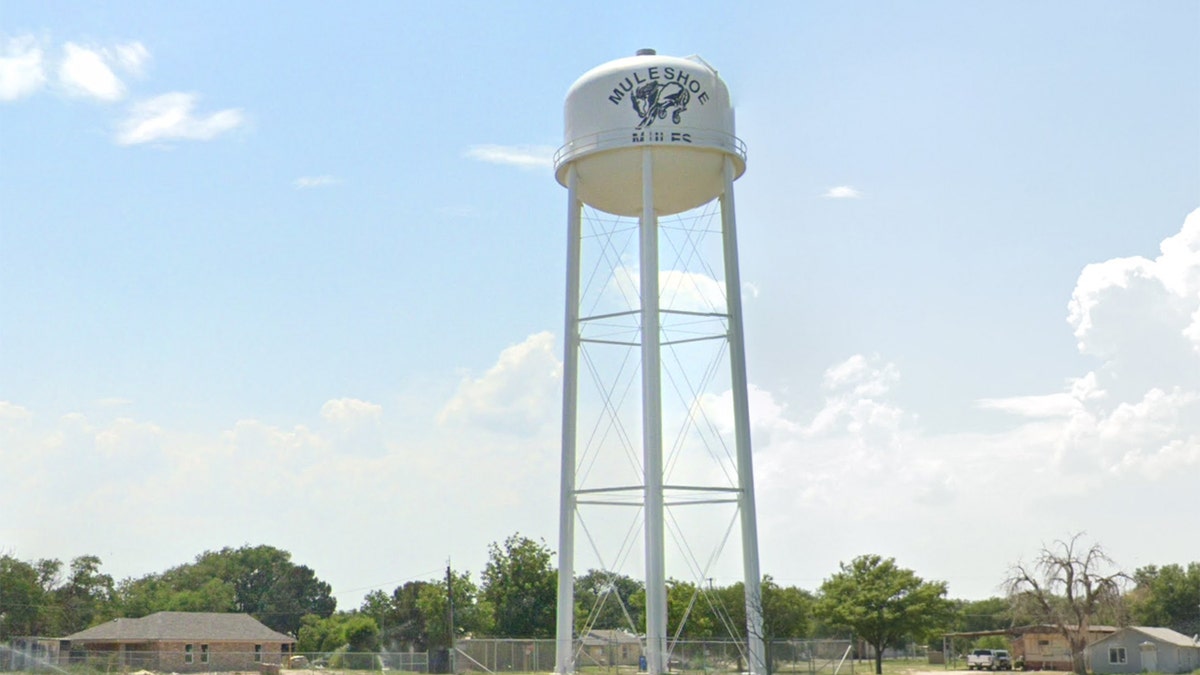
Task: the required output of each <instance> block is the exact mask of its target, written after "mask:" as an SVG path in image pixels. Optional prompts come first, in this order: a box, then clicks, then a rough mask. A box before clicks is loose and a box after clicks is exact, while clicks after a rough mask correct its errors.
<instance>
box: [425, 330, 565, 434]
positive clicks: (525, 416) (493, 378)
mask: <svg viewBox="0 0 1200 675" xmlns="http://www.w3.org/2000/svg"><path fill="white" fill-rule="evenodd" d="M561 382H562V363H561V362H560V361H559V360H558V357H557V356H556V355H555V352H554V335H553V334H551V333H549V332H541V333H537V334H534V335H530V336H529V337H528V338H526V339H525V341H524V342H521V343H520V344H516V345H513V346H511V347H508V348H507V349H505V350H504V351H503V352H501V353H500V359H499V360H498V361H497V362H496V364H495V365H494V366H492V367H491V368H489V369H488V371H487V372H486V373H484V374H483V375H482V376H481V377H478V378H471V377H468V378H466V379H464V380H463V381H462V382H461V383H460V384H459V387H458V392H457V393H455V395H454V397H453V398H452V399H450V401H449V402H448V403H447V404H446V405H445V407H444V408H443V409H442V411H441V413H440V414H439V415H438V422H439V423H440V424H442V425H444V426H446V425H473V426H481V427H484V428H487V429H492V430H496V431H506V432H511V433H519V434H531V433H534V432H537V431H539V430H540V429H541V428H542V427H544V426H545V425H547V424H548V423H550V422H551V421H553V420H554V419H557V418H556V417H555V413H557V412H559V410H558V402H559V397H560V394H561V386H562V384H561Z"/></svg>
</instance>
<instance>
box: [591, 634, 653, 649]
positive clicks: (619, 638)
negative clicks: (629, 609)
mask: <svg viewBox="0 0 1200 675" xmlns="http://www.w3.org/2000/svg"><path fill="white" fill-rule="evenodd" d="M641 643H642V640H641V638H639V637H638V636H636V635H634V634H633V633H630V632H628V631H624V630H593V631H588V633H587V635H584V636H583V644H585V645H588V646H589V647H592V646H597V645H610V644H641Z"/></svg>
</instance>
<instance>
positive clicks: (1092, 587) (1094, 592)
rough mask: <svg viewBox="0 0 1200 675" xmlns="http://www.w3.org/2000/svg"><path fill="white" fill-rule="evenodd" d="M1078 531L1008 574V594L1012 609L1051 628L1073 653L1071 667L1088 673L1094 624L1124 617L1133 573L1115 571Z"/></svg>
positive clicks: (1098, 546) (1082, 672) (1081, 673)
mask: <svg viewBox="0 0 1200 675" xmlns="http://www.w3.org/2000/svg"><path fill="white" fill-rule="evenodd" d="M1083 536H1084V533H1083V532H1079V533H1077V534H1075V535H1073V536H1072V537H1071V538H1070V539H1068V540H1065V541H1063V540H1059V541H1055V542H1054V543H1053V544H1051V545H1049V546H1045V545H1043V546H1042V550H1041V552H1040V553H1038V556H1037V558H1035V559H1034V561H1033V563H1032V564H1029V565H1026V564H1025V563H1021V562H1019V563H1017V564H1016V565H1014V566H1013V567H1012V569H1010V570H1009V576H1008V579H1007V580H1006V581H1005V583H1004V586H1005V590H1006V591H1007V593H1008V597H1009V600H1010V601H1011V602H1012V603H1013V609H1014V610H1017V611H1019V612H1024V613H1027V615H1030V616H1033V617H1035V618H1036V619H1038V620H1039V621H1041V622H1042V623H1045V624H1048V625H1052V626H1054V627H1055V628H1057V629H1058V631H1059V633H1061V634H1062V636H1063V637H1064V638H1065V639H1066V641H1067V645H1068V646H1069V647H1070V649H1071V665H1072V669H1073V670H1074V671H1075V672H1076V673H1078V675H1087V663H1086V660H1085V658H1084V656H1085V650H1086V648H1087V644H1088V636H1089V634H1090V633H1091V627H1092V621H1093V619H1094V618H1095V617H1096V616H1097V615H1098V614H1100V613H1101V612H1106V613H1111V614H1112V615H1113V616H1117V615H1119V614H1120V606H1121V602H1122V591H1123V588H1124V586H1125V584H1126V583H1127V582H1128V581H1129V579H1130V577H1129V575H1127V574H1125V573H1124V572H1121V571H1119V570H1118V571H1112V569H1113V568H1114V567H1115V564H1114V563H1113V561H1112V559H1111V558H1109V557H1108V554H1107V553H1105V552H1104V549H1103V548H1101V547H1100V545H1099V544H1092V545H1091V546H1088V547H1085V545H1084V542H1082V541H1081V539H1082V538H1083Z"/></svg>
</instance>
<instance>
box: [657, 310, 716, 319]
mask: <svg viewBox="0 0 1200 675" xmlns="http://www.w3.org/2000/svg"><path fill="white" fill-rule="evenodd" d="M658 311H659V312H660V313H662V314H682V315H684V316H708V317H713V318H720V319H728V318H729V315H728V314H724V313H722V312H689V311H687V310H685V309H660V310H658Z"/></svg>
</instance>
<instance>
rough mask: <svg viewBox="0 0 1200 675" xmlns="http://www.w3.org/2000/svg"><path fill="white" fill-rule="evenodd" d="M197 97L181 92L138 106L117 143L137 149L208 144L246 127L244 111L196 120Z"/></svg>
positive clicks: (233, 110) (230, 111) (121, 126)
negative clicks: (174, 142) (175, 142)
mask: <svg viewBox="0 0 1200 675" xmlns="http://www.w3.org/2000/svg"><path fill="white" fill-rule="evenodd" d="M196 99H197V96H196V95H195V94H187V93H182V92H173V93H170V94H163V95H161V96H156V97H154V98H152V99H148V100H145V101H141V102H139V103H136V104H135V105H134V106H133V107H132V108H131V110H130V113H129V117H128V118H127V119H126V120H125V121H124V122H122V123H121V125H120V129H119V131H118V132H117V142H118V143H120V144H121V145H137V144H141V143H152V142H154V141H169V140H196V141H207V140H212V139H213V138H216V137H217V136H220V135H221V134H224V133H227V132H229V131H232V130H234V129H236V128H238V127H240V126H242V125H244V124H245V122H246V120H245V117H244V115H243V114H242V111H241V110H239V109H236V108H229V109H226V110H220V111H218V112H215V113H211V114H209V115H204V116H196V115H195V114H194V113H193V109H194V108H195V107H196Z"/></svg>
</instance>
